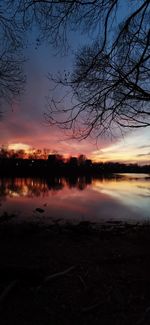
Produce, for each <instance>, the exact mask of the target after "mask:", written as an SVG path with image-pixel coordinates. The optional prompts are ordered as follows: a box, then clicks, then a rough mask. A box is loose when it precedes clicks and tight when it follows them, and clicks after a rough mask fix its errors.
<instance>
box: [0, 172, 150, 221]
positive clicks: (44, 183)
mask: <svg viewBox="0 0 150 325" xmlns="http://www.w3.org/2000/svg"><path fill="white" fill-rule="evenodd" d="M4 213H7V214H8V219H9V215H11V214H15V216H16V217H15V220H16V221H17V222H22V221H24V220H26V221H28V220H31V221H40V222H44V223H45V222H53V221H61V222H66V221H67V222H68V221H70V222H75V223H76V222H79V221H91V222H98V223H101V222H108V221H123V222H125V221H127V222H147V221H150V175H147V174H116V175H114V176H113V177H106V178H105V177H101V178H92V177H72V178H61V177H53V178H51V177H49V178H47V179H41V178H1V179H0V217H1V216H2V215H3V214H4Z"/></svg>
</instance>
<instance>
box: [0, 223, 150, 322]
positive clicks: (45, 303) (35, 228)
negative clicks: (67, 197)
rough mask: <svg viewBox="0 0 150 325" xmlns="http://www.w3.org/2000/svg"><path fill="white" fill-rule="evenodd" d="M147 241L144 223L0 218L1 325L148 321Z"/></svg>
mask: <svg viewBox="0 0 150 325" xmlns="http://www.w3.org/2000/svg"><path fill="white" fill-rule="evenodd" d="M149 247H150V226H149V225H143V226H139V225H138V226H131V225H127V224H126V225H123V226H122V225H115V226H114V225H111V224H109V225H107V226H101V227H99V228H95V227H92V225H90V224H89V223H82V224H79V225H76V226H75V225H74V226H72V225H63V226H60V225H59V224H54V225H51V226H46V225H44V226H42V225H36V224H21V225H16V224H10V223H5V222H4V223H1V225H0V319H1V321H0V322H1V325H3V324H5V325H8V324H15V325H20V324H21V325H27V324H32V325H80V324H82V325H88V324H90V325H91V324H92V325H93V324H102V325H105V324H109V325H110V324H113V325H118V324H121V325H124V324H128V325H131V324H134V325H136V324H138V325H139V324H145V325H148V324H150V250H149Z"/></svg>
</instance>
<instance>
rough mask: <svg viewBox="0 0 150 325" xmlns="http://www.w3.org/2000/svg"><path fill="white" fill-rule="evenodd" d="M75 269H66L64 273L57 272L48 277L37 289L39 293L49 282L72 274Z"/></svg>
mask: <svg viewBox="0 0 150 325" xmlns="http://www.w3.org/2000/svg"><path fill="white" fill-rule="evenodd" d="M74 269H75V266H70V267H69V268H68V269H65V270H64V271H60V272H56V273H53V274H51V275H48V276H46V277H45V278H44V280H43V283H42V284H41V285H40V286H38V287H37V291H39V290H40V289H41V288H42V287H43V286H44V285H45V284H46V283H48V282H49V281H51V280H53V279H56V278H59V277H61V276H63V275H66V274H68V273H69V272H71V271H72V270H74Z"/></svg>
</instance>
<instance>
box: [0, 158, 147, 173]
mask: <svg viewBox="0 0 150 325" xmlns="http://www.w3.org/2000/svg"><path fill="white" fill-rule="evenodd" d="M112 173H150V165H145V166H139V165H137V164H123V163H113V162H107V163H102V162H99V163H95V162H92V160H90V159H87V158H86V157H85V156H84V155H80V156H79V157H78V158H77V157H70V158H69V159H67V160H64V159H63V158H62V156H60V155H57V154H52V155H49V156H48V159H47V160H44V159H22V158H7V157H0V175H1V176H13V175H14V176H34V175H35V176H47V175H64V176H65V175H100V174H101V175H102V174H112Z"/></svg>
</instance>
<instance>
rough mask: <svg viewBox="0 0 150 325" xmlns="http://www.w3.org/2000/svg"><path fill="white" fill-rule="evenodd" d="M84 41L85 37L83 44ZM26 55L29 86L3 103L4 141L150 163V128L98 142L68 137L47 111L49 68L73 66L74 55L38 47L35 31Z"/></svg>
mask: <svg viewBox="0 0 150 325" xmlns="http://www.w3.org/2000/svg"><path fill="white" fill-rule="evenodd" d="M81 43H82V38H81V39H80V43H79V45H81ZM74 45H76V38H74ZM25 55H26V57H27V61H26V63H25V73H26V75H27V84H26V89H25V92H24V95H22V97H21V98H20V99H18V100H17V102H15V103H14V104H13V105H12V106H11V107H10V106H8V105H5V107H3V111H4V114H3V118H2V120H0V129H1V137H0V145H6V146H8V147H9V148H11V149H12V148H14V149H25V150H28V149H30V148H33V147H34V148H36V149H42V148H48V149H50V152H53V151H57V152H58V153H59V154H63V155H74V156H76V155H78V154H81V153H83V154H85V155H86V156H87V157H89V158H92V159H93V160H96V161H99V160H100V161H123V162H138V163H141V164H144V163H150V128H147V129H146V128H145V129H139V130H136V131H134V132H133V131H132V132H131V131H130V133H126V134H124V136H122V135H121V134H120V135H119V136H118V137H115V138H109V137H105V138H100V139H99V141H98V143H97V145H96V144H95V143H94V141H92V140H91V139H86V140H84V141H80V142H78V141H75V140H74V141H73V140H70V139H67V138H66V136H65V134H64V133H63V132H62V131H60V130H59V129H57V128H52V127H50V126H49V125H47V124H46V123H45V121H44V117H43V113H44V111H46V96H47V95H48V93H49V89H50V86H51V85H50V81H49V80H48V78H47V75H48V72H53V73H54V72H57V71H59V70H60V71H63V70H65V69H66V70H71V65H72V60H73V56H72V55H71V54H69V55H68V56H60V55H58V56H55V55H54V51H53V50H52V48H51V47H50V46H46V45H42V46H39V47H37V46H36V37H34V35H32V38H31V40H30V42H29V46H28V48H27V50H26V53H25Z"/></svg>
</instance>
